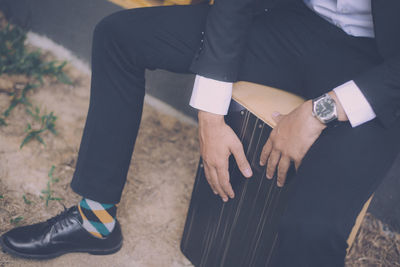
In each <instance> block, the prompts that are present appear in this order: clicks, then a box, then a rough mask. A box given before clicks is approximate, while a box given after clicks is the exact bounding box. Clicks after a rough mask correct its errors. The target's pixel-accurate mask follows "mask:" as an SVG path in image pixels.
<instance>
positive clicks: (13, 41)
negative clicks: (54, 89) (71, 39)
mask: <svg viewBox="0 0 400 267" xmlns="http://www.w3.org/2000/svg"><path fill="white" fill-rule="evenodd" d="M25 40H26V32H25V31H24V30H23V29H21V28H20V27H17V26H11V25H9V24H8V25H6V26H5V27H4V28H0V76H1V75H2V74H8V75H14V74H23V75H26V76H27V77H29V82H27V83H26V84H25V85H24V88H23V89H22V90H20V89H18V88H14V89H13V91H12V92H11V93H9V95H10V96H11V99H10V102H9V105H8V107H7V108H6V109H5V110H4V111H0V127H5V126H7V125H8V124H7V118H8V117H9V116H10V114H11V112H12V111H13V110H14V109H15V107H17V106H18V105H24V106H25V111H26V113H27V114H29V115H30V116H32V117H33V118H34V119H35V121H37V122H39V124H40V127H38V128H35V129H34V128H33V127H32V125H31V124H29V123H28V124H27V128H26V133H27V134H26V136H25V137H24V139H23V141H22V142H21V145H20V148H22V147H23V146H24V145H25V144H26V143H28V142H29V141H31V140H36V141H38V142H40V143H42V144H45V142H44V140H43V138H42V134H43V133H44V132H46V131H50V132H51V133H53V134H54V135H56V130H55V122H56V120H57V117H56V116H55V115H54V114H53V112H50V113H44V114H40V111H39V109H38V108H37V107H36V108H35V109H34V110H32V107H33V105H32V103H31V101H30V99H29V92H31V91H33V89H36V88H39V87H40V86H41V85H43V77H45V76H48V77H55V78H56V79H57V80H58V81H59V82H61V83H65V84H72V82H71V80H70V78H69V77H68V76H67V75H66V74H65V72H64V67H65V65H66V64H67V62H66V61H64V62H57V61H49V62H47V61H44V60H43V57H42V53H41V51H40V50H36V51H28V49H27V48H26V46H25Z"/></svg>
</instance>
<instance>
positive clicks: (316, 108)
mask: <svg viewBox="0 0 400 267" xmlns="http://www.w3.org/2000/svg"><path fill="white" fill-rule="evenodd" d="M312 106H313V109H312V114H313V116H314V117H316V118H317V119H318V120H319V121H320V122H322V123H323V124H329V123H330V122H333V121H336V120H337V118H338V114H337V108H336V102H335V100H334V99H333V98H332V97H331V96H330V95H328V94H324V95H322V96H320V97H317V98H315V99H313V100H312Z"/></svg>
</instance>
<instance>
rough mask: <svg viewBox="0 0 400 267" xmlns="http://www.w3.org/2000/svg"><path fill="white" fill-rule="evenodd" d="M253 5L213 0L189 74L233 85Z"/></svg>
mask: <svg viewBox="0 0 400 267" xmlns="http://www.w3.org/2000/svg"><path fill="white" fill-rule="evenodd" d="M254 1H255V0H215V2H214V4H213V5H212V6H211V7H210V11H209V13H208V17H207V21H206V26H205V31H204V32H203V33H202V34H203V37H202V40H201V44H200V47H199V50H198V52H197V53H196V55H195V56H194V59H193V61H192V64H191V67H190V70H191V71H193V72H194V73H197V74H199V75H201V76H205V77H207V78H212V79H216V80H220V81H226V82H234V81H236V78H237V72H238V67H239V62H240V58H241V56H242V51H243V48H244V45H245V41H246V32H247V31H248V28H249V26H250V23H251V20H252V16H253V2H254Z"/></svg>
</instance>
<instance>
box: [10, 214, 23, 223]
mask: <svg viewBox="0 0 400 267" xmlns="http://www.w3.org/2000/svg"><path fill="white" fill-rule="evenodd" d="M23 219H24V217H22V216H18V217H15V218H11V219H10V223H12V224H14V225H17V224H19V223H20V222H21V221H22V220H23Z"/></svg>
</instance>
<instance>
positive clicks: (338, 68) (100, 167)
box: [1, 0, 400, 267]
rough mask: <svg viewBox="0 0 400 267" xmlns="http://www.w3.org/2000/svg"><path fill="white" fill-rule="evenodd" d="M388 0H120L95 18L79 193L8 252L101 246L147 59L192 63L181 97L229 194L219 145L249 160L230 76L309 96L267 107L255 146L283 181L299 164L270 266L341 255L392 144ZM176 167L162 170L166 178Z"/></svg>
mask: <svg viewBox="0 0 400 267" xmlns="http://www.w3.org/2000/svg"><path fill="white" fill-rule="evenodd" d="M399 10H400V2H399V1H397V0H385V1H384V0H372V3H371V1H370V0H362V1H345V0H337V1H335V0H304V1H294V0H292V1H290V0H287V1H267V0H265V1H262V0H260V1H256V0H216V1H215V3H214V5H212V6H210V5H208V4H199V5H193V6H173V7H155V8H144V9H135V10H125V11H121V12H117V13H115V14H113V15H111V16H108V17H106V18H105V19H103V20H102V21H101V22H100V23H99V24H98V25H97V26H96V29H95V31H94V36H93V50H92V53H93V55H92V71H93V72H92V84H91V97H90V107H89V111H88V116H87V120H86V125H85V129H84V133H83V137H82V142H81V146H80V150H79V155H78V161H77V166H76V170H75V173H74V177H73V180H72V183H71V186H72V188H73V189H74V190H75V192H76V193H78V194H80V195H81V196H82V197H83V199H82V201H81V202H80V203H79V205H77V207H72V208H70V209H68V210H67V211H65V212H64V213H62V214H60V215H58V216H56V217H54V218H53V219H51V220H49V221H47V222H43V223H40V224H36V225H32V226H25V227H20V228H15V229H13V230H11V231H9V232H8V233H6V234H4V235H3V236H2V238H1V244H2V246H3V248H4V249H5V250H6V251H7V252H9V253H11V254H13V255H17V256H21V257H29V258H51V257H55V256H59V255H61V254H64V253H68V252H75V251H80V252H89V253H93V254H110V253H113V252H116V251H118V249H119V248H120V247H121V244H122V235H121V231H120V227H119V224H118V222H117V221H116V219H115V211H116V208H115V204H116V203H118V202H119V201H120V196H121V191H122V189H123V186H124V184H125V180H126V173H127V171H128V167H129V163H130V160H131V155H132V151H133V146H134V143H135V139H136V135H137V131H138V128H139V124H140V117H141V111H142V105H143V97H144V83H145V81H144V70H145V69H146V68H147V69H156V68H161V69H166V70H170V71H174V72H182V73H195V74H197V76H196V79H195V84H194V88H193V93H192V98H191V101H190V104H191V105H192V106H193V107H195V108H197V109H198V110H199V116H198V117H199V139H200V148H201V155H202V157H203V160H204V166H205V172H206V176H207V180H208V182H209V184H210V186H211V189H212V190H213V191H214V193H215V194H218V195H220V196H221V199H222V200H223V201H228V200H229V198H233V197H234V192H233V190H232V188H231V186H230V183H229V174H228V171H227V169H228V157H229V156H230V155H231V154H233V156H234V157H235V159H236V162H237V164H238V166H239V169H240V170H241V171H242V173H243V175H244V176H245V177H251V175H252V170H251V167H250V165H249V163H248V161H247V159H246V157H245V155H244V152H243V148H242V145H241V144H240V141H239V140H238V138H237V136H236V135H235V134H234V132H233V131H232V129H231V128H230V127H229V126H227V125H226V124H225V122H224V115H225V114H226V112H227V109H228V106H229V102H230V97H231V90H232V82H235V81H238V80H245V81H251V82H255V83H260V84H266V85H269V86H273V87H277V88H280V89H284V90H287V91H290V92H293V93H296V94H298V95H301V96H303V97H305V98H306V99H308V101H306V102H305V103H304V104H303V105H302V106H300V107H299V108H297V109H296V110H294V111H293V112H291V113H290V114H288V115H281V114H278V113H277V114H274V117H275V120H276V121H277V127H276V128H275V129H274V130H273V131H272V133H271V135H270V137H269V139H268V141H267V143H266V144H265V146H264V149H263V151H262V153H261V156H260V164H261V165H267V167H266V168H267V178H269V179H270V178H272V176H273V175H274V174H275V173H276V175H277V176H278V179H277V181H278V186H284V182H285V178H286V172H287V169H288V167H289V165H290V162H292V161H293V162H294V164H295V166H296V169H297V173H296V178H295V179H294V183H295V185H294V192H293V194H292V196H291V198H290V200H289V203H288V208H287V210H286V212H285V214H284V216H283V218H282V221H281V225H280V235H279V240H278V249H277V255H276V257H275V259H276V266H291V267H292V266H343V265H344V257H345V254H346V246H347V244H346V239H347V236H348V234H349V232H350V230H351V228H352V225H353V224H354V221H355V218H356V216H357V214H358V212H359V211H360V209H361V207H362V205H363V203H364V202H365V201H366V200H367V199H368V198H369V197H370V195H371V194H372V193H373V191H374V190H375V189H376V187H377V186H378V185H379V183H380V182H381V180H382V178H383V177H384V175H385V173H386V172H387V171H388V169H389V168H390V166H391V164H392V162H393V161H394V158H395V156H396V155H397V154H398V152H399V151H400V142H399V141H398V137H399V135H400V55H399V49H398V48H399V47H400V34H399V33H400V32H399V29H400V19H399V17H398V16H397V14H398V11H399ZM171 179H173V177H171Z"/></svg>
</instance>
